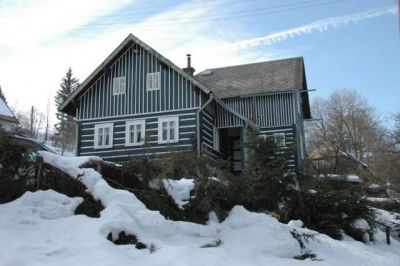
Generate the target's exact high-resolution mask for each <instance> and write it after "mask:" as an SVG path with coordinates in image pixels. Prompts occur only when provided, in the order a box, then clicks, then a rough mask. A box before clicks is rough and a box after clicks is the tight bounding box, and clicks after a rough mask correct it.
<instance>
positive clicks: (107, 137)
mask: <svg viewBox="0 0 400 266" xmlns="http://www.w3.org/2000/svg"><path fill="white" fill-rule="evenodd" d="M112 136H113V124H112V123H106V124H96V125H95V126H94V148H95V149H103V148H112V145H113V143H112V142H113V139H112Z"/></svg>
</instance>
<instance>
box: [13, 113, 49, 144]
mask: <svg viewBox="0 0 400 266" xmlns="http://www.w3.org/2000/svg"><path fill="white" fill-rule="evenodd" d="M15 114H16V117H17V118H18V120H19V125H18V127H17V132H18V133H21V134H24V135H27V136H29V137H31V138H35V139H37V138H38V137H39V132H40V131H41V130H42V128H43V122H44V114H43V113H42V112H40V111H38V110H37V109H36V108H35V107H34V106H32V107H31V109H30V111H27V112H26V111H16V112H15Z"/></svg>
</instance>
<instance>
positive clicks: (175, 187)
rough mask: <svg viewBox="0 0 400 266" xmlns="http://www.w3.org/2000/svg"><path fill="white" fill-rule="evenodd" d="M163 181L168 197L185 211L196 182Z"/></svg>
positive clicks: (184, 180)
mask: <svg viewBox="0 0 400 266" xmlns="http://www.w3.org/2000/svg"><path fill="white" fill-rule="evenodd" d="M162 181H163V184H164V187H165V189H166V190H167V192H168V195H170V196H171V197H172V198H173V199H174V201H175V203H176V205H178V207H179V208H181V209H183V207H184V206H185V205H186V204H188V203H189V200H190V192H191V191H192V190H193V189H194V180H193V179H188V178H181V179H179V180H173V179H164V180H162Z"/></svg>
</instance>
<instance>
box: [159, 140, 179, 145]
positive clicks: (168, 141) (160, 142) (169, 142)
mask: <svg viewBox="0 0 400 266" xmlns="http://www.w3.org/2000/svg"><path fill="white" fill-rule="evenodd" d="M178 142H179V140H159V141H158V144H174V143H178Z"/></svg>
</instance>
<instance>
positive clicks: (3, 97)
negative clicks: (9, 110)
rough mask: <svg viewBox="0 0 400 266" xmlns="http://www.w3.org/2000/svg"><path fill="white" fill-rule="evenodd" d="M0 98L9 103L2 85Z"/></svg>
mask: <svg viewBox="0 0 400 266" xmlns="http://www.w3.org/2000/svg"><path fill="white" fill-rule="evenodd" d="M0 98H1V99H3V101H4V102H5V103H7V99H6V96H5V95H4V93H3V91H2V89H1V86H0Z"/></svg>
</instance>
